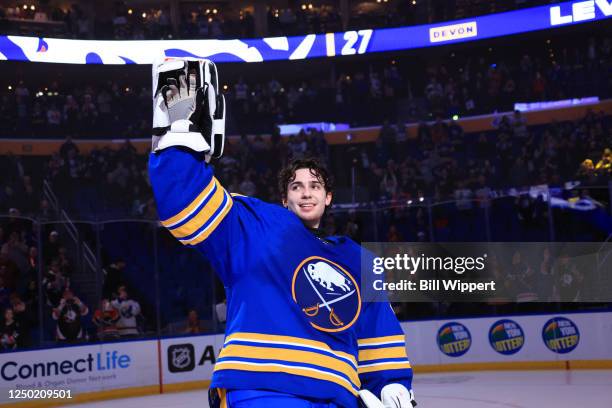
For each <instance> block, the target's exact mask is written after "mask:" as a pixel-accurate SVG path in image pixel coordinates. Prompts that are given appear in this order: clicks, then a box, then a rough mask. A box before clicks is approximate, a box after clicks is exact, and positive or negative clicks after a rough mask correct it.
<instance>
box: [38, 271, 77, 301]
mask: <svg viewBox="0 0 612 408" xmlns="http://www.w3.org/2000/svg"><path fill="white" fill-rule="evenodd" d="M42 286H43V290H44V292H45V297H46V298H47V306H50V307H52V308H54V307H57V305H58V304H59V303H60V301H61V299H62V296H63V294H64V292H65V290H66V289H68V288H69V287H70V281H69V279H68V278H67V277H65V276H64V274H63V273H62V271H61V270H60V266H59V262H58V261H57V260H56V261H53V262H51V265H50V267H49V270H48V271H47V273H46V274H45V276H44V277H43V281H42Z"/></svg>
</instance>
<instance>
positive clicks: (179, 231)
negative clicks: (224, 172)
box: [170, 181, 225, 239]
mask: <svg viewBox="0 0 612 408" xmlns="http://www.w3.org/2000/svg"><path fill="white" fill-rule="evenodd" d="M215 185H216V189H215V192H214V193H213V195H212V197H210V199H209V200H208V202H207V203H206V205H204V207H202V209H201V210H200V211H199V212H198V213H197V214H196V215H195V216H193V217H192V218H191V219H190V220H189V221H187V222H186V223H185V224H183V225H181V226H180V227H178V228H175V229H171V230H170V232H171V233H172V235H174V236H175V237H176V238H179V239H180V238H185V237H187V236H189V235H191V234H193V233H194V232H196V231H197V230H198V228H200V227H202V225H204V224H206V222H207V221H208V220H210V218H211V217H212V216H213V214H214V213H215V211H217V210H218V209H219V207H220V206H221V203H222V202H223V197H225V192H224V190H223V187H221V185H220V184H219V182H218V181H215Z"/></svg>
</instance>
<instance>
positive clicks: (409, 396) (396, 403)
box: [359, 383, 417, 408]
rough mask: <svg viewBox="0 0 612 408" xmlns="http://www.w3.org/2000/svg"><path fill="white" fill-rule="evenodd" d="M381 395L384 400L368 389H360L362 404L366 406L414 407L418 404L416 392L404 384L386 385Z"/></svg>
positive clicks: (383, 407)
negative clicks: (415, 398)
mask: <svg viewBox="0 0 612 408" xmlns="http://www.w3.org/2000/svg"><path fill="white" fill-rule="evenodd" d="M380 396H381V399H382V401H381V400H379V399H378V398H376V396H375V395H374V394H372V393H371V392H370V391H368V390H361V391H359V398H360V402H361V405H362V406H364V407H365V408H413V407H416V405H417V403H416V401H415V400H414V392H412V390H408V389H407V388H406V387H404V386H403V385H402V384H397V383H394V384H388V385H385V386H384V387H383V389H382V391H381V392H380Z"/></svg>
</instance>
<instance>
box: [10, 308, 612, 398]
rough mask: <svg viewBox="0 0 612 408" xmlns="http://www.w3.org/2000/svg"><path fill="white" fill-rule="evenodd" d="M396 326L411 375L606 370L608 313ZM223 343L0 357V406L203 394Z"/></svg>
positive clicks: (115, 346) (110, 346) (196, 340)
mask: <svg viewBox="0 0 612 408" xmlns="http://www.w3.org/2000/svg"><path fill="white" fill-rule="evenodd" d="M402 327H403V328H404V331H405V333H406V342H407V348H408V355H409V357H410V359H411V362H412V365H413V367H414V368H415V372H416V373H417V374H418V373H419V372H428V371H462V370H488V369H491V370H504V369H543V368H546V369H551V368H559V369H574V368H576V369H578V368H612V341H611V340H612V312H605V313H568V314H558V315H552V314H547V315H530V316H503V317H502V316H498V317H486V318H463V319H456V320H428V321H417V322H404V323H402ZM222 345H223V336H222V335H212V336H192V337H173V338H163V339H160V340H144V341H129V342H120V343H106V344H96V345H84V346H73V347H63V348H53V349H45V350H33V351H23V352H15V353H6V354H0V376H1V379H2V380H1V381H0V406H1V407H8V406H20V407H27V406H58V405H63V404H66V403H68V402H77V401H92V400H100V399H108V398H116V397H125V396H134V395H146V394H156V393H162V392H172V391H181V390H187V389H197V388H204V387H207V386H208V385H209V382H210V378H211V376H212V371H213V367H214V363H215V361H216V358H217V356H218V354H219V351H220V349H221V347H222ZM42 389H47V390H54V389H55V390H70V393H71V396H72V399H71V400H66V399H55V400H53V399H43V398H41V399H37V400H33V399H31V398H32V397H33V395H34V394H33V393H32V390H42ZM18 390H23V391H18ZM26 391H27V392H26ZM27 393H29V395H28V394H27ZM16 396H22V397H28V396H29V397H30V398H29V399H28V400H26V399H23V398H15V397H16ZM11 397H12V398H11Z"/></svg>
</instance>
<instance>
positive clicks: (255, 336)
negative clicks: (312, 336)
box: [225, 332, 357, 367]
mask: <svg viewBox="0 0 612 408" xmlns="http://www.w3.org/2000/svg"><path fill="white" fill-rule="evenodd" d="M232 340H239V341H253V340H256V341H262V342H270V343H271V344H283V343H285V344H288V345H296V346H305V347H312V348H315V349H320V350H324V351H326V352H328V353H331V354H335V355H337V356H339V357H343V358H345V359H347V360H349V361H352V362H353V364H354V365H355V367H357V360H356V359H355V356H353V355H352V354H348V353H345V352H343V351H338V350H333V349H332V348H331V347H329V346H328V345H327V344H325V343H323V342H321V341H316V340H307V339H303V338H301V337H292V336H280V335H274V334H262V333H248V332H237V333H233V334H231V335H229V336H227V338H226V339H225V343H228V342H230V341H232Z"/></svg>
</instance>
